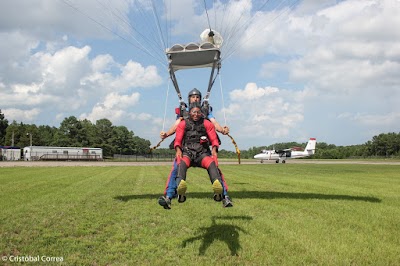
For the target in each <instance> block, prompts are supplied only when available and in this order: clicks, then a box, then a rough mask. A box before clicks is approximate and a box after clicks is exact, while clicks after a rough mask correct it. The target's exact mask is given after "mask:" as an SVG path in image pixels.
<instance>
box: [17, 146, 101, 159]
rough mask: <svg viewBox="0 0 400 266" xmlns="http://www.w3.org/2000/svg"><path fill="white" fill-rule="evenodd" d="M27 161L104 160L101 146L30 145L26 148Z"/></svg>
mask: <svg viewBox="0 0 400 266" xmlns="http://www.w3.org/2000/svg"><path fill="white" fill-rule="evenodd" d="M24 160H25V161H38V160H42V161H45V160H48V161H50V160H51V161H56V160H58V161H78V160H79V161H102V160H103V150H102V149H101V148H82V147H48V146H28V147H25V148H24Z"/></svg>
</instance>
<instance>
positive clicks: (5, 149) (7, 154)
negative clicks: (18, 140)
mask: <svg viewBox="0 0 400 266" xmlns="http://www.w3.org/2000/svg"><path fill="white" fill-rule="evenodd" d="M1 160H3V161H19V160H21V148H20V147H12V146H0V161H1Z"/></svg>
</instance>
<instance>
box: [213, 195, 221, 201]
mask: <svg viewBox="0 0 400 266" xmlns="http://www.w3.org/2000/svg"><path fill="white" fill-rule="evenodd" d="M213 198H214V200H215V201H221V200H222V195H221V194H214V197H213Z"/></svg>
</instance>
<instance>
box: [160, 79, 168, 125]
mask: <svg viewBox="0 0 400 266" xmlns="http://www.w3.org/2000/svg"><path fill="white" fill-rule="evenodd" d="M169 85H170V82H168V88H167V95H166V97H165V106H164V120H163V124H162V131H164V130H165V120H166V117H167V105H168V95H169V88H170V87H169Z"/></svg>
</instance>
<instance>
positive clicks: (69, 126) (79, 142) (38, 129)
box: [0, 110, 150, 157]
mask: <svg viewBox="0 0 400 266" xmlns="http://www.w3.org/2000/svg"><path fill="white" fill-rule="evenodd" d="M12 139H14V142H12ZM31 140H32V145H34V146H55V147H95V148H102V149H103V155H104V156H105V157H110V156H113V155H114V154H124V155H130V154H144V153H148V152H149V147H150V141H149V140H146V139H143V138H140V137H138V136H135V134H134V133H133V132H132V131H129V130H128V129H127V128H126V127H125V126H114V125H113V124H112V123H111V121H110V120H108V119H105V118H104V119H100V120H97V121H96V123H94V124H93V123H92V122H91V121H89V120H87V119H84V120H78V119H77V118H76V117H75V116H70V117H68V118H65V119H64V120H63V121H62V122H61V124H60V127H59V128H56V127H50V126H36V125H34V124H24V123H17V122H16V121H13V122H12V123H11V124H8V121H7V120H6V119H5V117H4V114H2V113H1V110H0V145H5V146H6V145H7V146H11V145H12V144H13V145H14V146H17V147H21V148H22V147H26V146H30V144H31Z"/></svg>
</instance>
